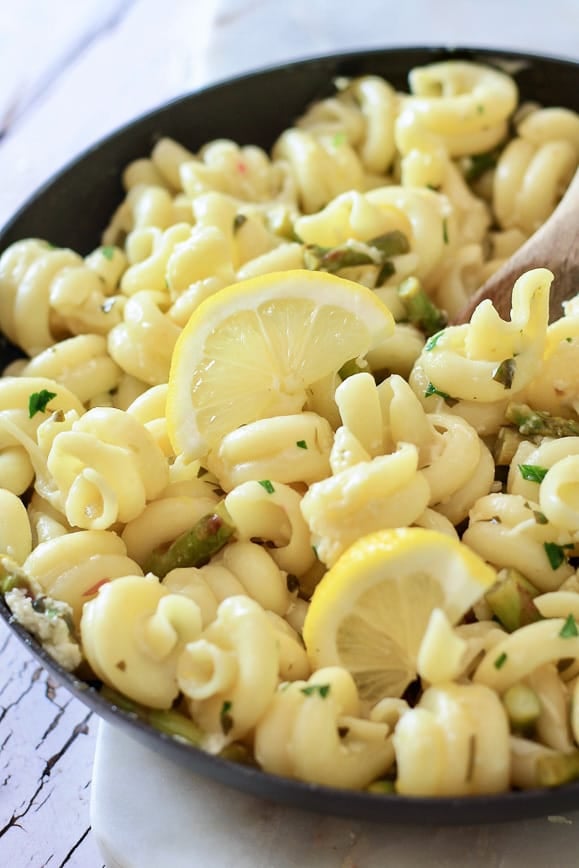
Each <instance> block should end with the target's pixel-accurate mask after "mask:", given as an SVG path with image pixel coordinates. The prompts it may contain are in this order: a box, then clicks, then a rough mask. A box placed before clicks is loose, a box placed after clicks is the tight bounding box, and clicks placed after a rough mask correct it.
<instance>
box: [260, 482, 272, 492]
mask: <svg viewBox="0 0 579 868" xmlns="http://www.w3.org/2000/svg"><path fill="white" fill-rule="evenodd" d="M259 484H260V485H261V487H262V488H265V490H266V491H267V493H268V494H273V493H274V491H275V488H274V487H273V485H272V484H271V482H270V481H269V479H260V480H259Z"/></svg>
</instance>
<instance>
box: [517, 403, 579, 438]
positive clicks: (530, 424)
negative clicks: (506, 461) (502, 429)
mask: <svg viewBox="0 0 579 868" xmlns="http://www.w3.org/2000/svg"><path fill="white" fill-rule="evenodd" d="M505 417H506V419H507V421H508V422H510V423H511V424H512V425H514V426H515V428H518V429H519V433H520V434H523V435H524V436H527V437H577V436H579V422H576V421H575V420H574V419H564V418H563V417H562V416H552V415H551V414H550V413H547V412H546V411H545V410H532V409H531V407H528V406H527V405H526V404H509V406H508V407H507V412H506V414H505Z"/></svg>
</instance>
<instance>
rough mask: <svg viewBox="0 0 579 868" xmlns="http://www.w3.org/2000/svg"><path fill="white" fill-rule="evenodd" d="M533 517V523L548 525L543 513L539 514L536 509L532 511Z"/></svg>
mask: <svg viewBox="0 0 579 868" xmlns="http://www.w3.org/2000/svg"><path fill="white" fill-rule="evenodd" d="M533 515H534V516H535V521H536V522H537V524H549V519H548V518H547V516H546V515H545V513H544V512H541V511H540V510H538V509H534V510H533Z"/></svg>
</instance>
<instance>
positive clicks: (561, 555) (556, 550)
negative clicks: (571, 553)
mask: <svg viewBox="0 0 579 868" xmlns="http://www.w3.org/2000/svg"><path fill="white" fill-rule="evenodd" d="M543 548H544V549H545V554H546V555H547V557H548V558H549V563H550V564H551V569H552V570H558V569H559V567H560V566H561V564H562V563H564V561H565V549H572V548H573V543H567V544H566V545H562V546H560V545H558V544H557V543H554V542H546V543H543Z"/></svg>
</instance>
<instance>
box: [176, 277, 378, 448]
mask: <svg viewBox="0 0 579 868" xmlns="http://www.w3.org/2000/svg"><path fill="white" fill-rule="evenodd" d="M393 330H394V323H393V319H392V316H391V314H390V312H389V310H388V309H387V308H386V306H385V305H384V304H383V303H382V302H381V301H380V300H379V299H378V297H377V296H376V295H375V294H374V293H373V292H372V291H371V290H369V289H367V288H366V287H364V286H361V285H360V284H357V283H353V282H351V281H349V280H343V279H341V278H339V277H335V276H333V275H329V274H323V273H320V272H312V271H286V272H279V273H271V274H267V275H264V276H261V277H257V278H253V279H251V280H247V281H243V282H241V283H237V284H234V285H233V286H230V287H228V288H227V289H223V290H221V291H220V292H218V293H216V294H215V295H213V296H211V297H210V298H208V299H206V300H205V301H204V302H203V303H202V304H201V305H200V306H199V307H198V308H197V310H196V311H195V312H194V313H193V315H192V316H191V318H190V320H189V322H188V323H187V325H186V326H185V328H184V329H183V332H182V334H181V335H180V337H179V339H178V341H177V344H176V346H175V349H174V351H173V359H172V364H171V373H170V376H169V391H168V396H167V426H168V431H169V437H170V439H171V443H172V445H173V448H174V449H175V451H176V452H177V453H183V454H184V455H185V456H186V458H188V459H193V458H199V457H202V456H203V455H205V454H206V453H207V451H208V449H210V448H211V447H212V446H214V445H216V444H217V443H218V442H219V441H220V440H221V439H222V438H223V437H224V435H225V434H228V433H229V432H230V431H234V430H235V429H237V428H239V427H240V426H241V425H244V424H247V423H248V422H255V421H257V420H258V419H266V418H269V417H271V416H283V415H289V414H291V413H299V412H300V411H301V410H302V408H303V407H304V405H305V403H306V400H307V397H308V387H309V386H311V385H312V383H315V382H316V381H318V380H321V379H322V378H323V377H326V376H328V375H329V374H331V373H332V372H336V371H338V370H339V369H340V368H341V367H342V365H343V364H344V363H345V362H346V361H348V360H349V359H353V358H356V357H358V356H361V355H364V354H365V353H367V352H368V351H369V350H370V349H372V348H373V347H375V346H377V345H378V344H379V343H380V342H381V341H382V340H383V339H384V338H386V337H388V336H389V335H390V334H392V332H393Z"/></svg>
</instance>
